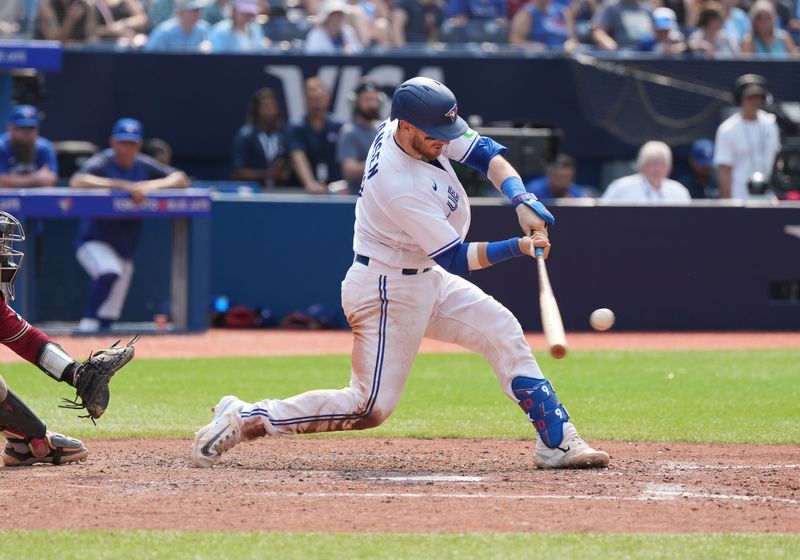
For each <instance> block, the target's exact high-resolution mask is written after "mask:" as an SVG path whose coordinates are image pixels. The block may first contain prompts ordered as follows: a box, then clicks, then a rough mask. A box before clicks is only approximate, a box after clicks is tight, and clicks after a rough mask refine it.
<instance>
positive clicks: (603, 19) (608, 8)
mask: <svg viewBox="0 0 800 560" xmlns="http://www.w3.org/2000/svg"><path fill="white" fill-rule="evenodd" d="M654 36H655V32H654V29H653V11H652V9H651V8H650V7H649V5H648V4H644V3H640V2H639V0H617V1H616V2H610V3H608V4H603V5H602V6H601V8H600V10H599V11H598V12H597V14H595V20H594V28H593V29H592V38H593V39H594V42H595V44H596V45H597V47H598V48H600V49H602V50H606V51H619V50H629V51H635V50H638V49H639V47H640V46H641V45H642V44H645V43H646V42H647V41H652V40H653V37H654Z"/></svg>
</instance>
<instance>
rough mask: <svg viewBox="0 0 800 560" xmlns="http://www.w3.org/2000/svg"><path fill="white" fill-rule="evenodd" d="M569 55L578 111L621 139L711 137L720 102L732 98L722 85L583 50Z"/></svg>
mask: <svg viewBox="0 0 800 560" xmlns="http://www.w3.org/2000/svg"><path fill="white" fill-rule="evenodd" d="M570 60H571V63H570V68H571V70H572V74H573V76H574V80H575V87H576V91H577V95H578V99H579V102H580V104H581V109H582V114H583V116H585V118H586V119H587V120H588V121H590V122H591V123H593V124H595V125H597V126H599V127H601V128H603V129H605V130H606V131H608V132H609V133H610V134H611V135H612V136H614V137H616V138H618V139H619V140H621V141H623V142H625V143H627V144H631V145H637V146H638V145H641V144H643V143H644V142H647V141H648V140H661V141H663V142H666V143H667V144H671V145H681V144H688V143H691V142H692V141H693V140H695V139H697V138H703V137H707V138H713V137H714V134H715V132H716V128H717V126H718V125H719V123H720V114H721V112H722V110H723V108H725V107H727V106H729V105H730V103H731V101H732V98H731V95H730V93H729V91H728V90H725V89H721V88H719V87H718V86H710V85H705V84H701V83H698V82H697V81H696V80H692V81H690V80H685V79H681V78H678V77H674V76H667V75H665V74H663V73H655V72H650V71H647V70H644V69H641V68H636V67H634V66H632V65H631V64H628V63H620V62H618V61H613V62H612V61H607V60H599V59H597V58H595V57H591V56H587V55H576V56H574V57H572V58H571V59H570Z"/></svg>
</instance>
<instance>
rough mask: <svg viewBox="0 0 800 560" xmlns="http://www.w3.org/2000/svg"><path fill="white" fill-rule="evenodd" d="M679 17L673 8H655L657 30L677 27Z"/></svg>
mask: <svg viewBox="0 0 800 560" xmlns="http://www.w3.org/2000/svg"><path fill="white" fill-rule="evenodd" d="M677 19H678V18H677V17H675V12H674V11H672V9H671V8H666V7H661V8H656V9H655V10H653V25H654V26H655V28H656V30H662V29H675V28H676V27H678V24H677Z"/></svg>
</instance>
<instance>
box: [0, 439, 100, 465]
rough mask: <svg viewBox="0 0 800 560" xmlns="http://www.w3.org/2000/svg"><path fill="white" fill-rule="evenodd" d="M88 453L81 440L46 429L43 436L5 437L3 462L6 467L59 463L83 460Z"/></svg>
mask: <svg viewBox="0 0 800 560" xmlns="http://www.w3.org/2000/svg"><path fill="white" fill-rule="evenodd" d="M88 455H89V450H88V449H86V447H84V445H83V442H82V441H81V440H79V439H75V438H71V437H67V436H65V435H63V434H57V433H54V432H49V431H48V432H47V433H46V434H45V436H44V437H43V438H26V439H20V438H12V437H9V438H8V439H6V448H5V449H4V450H3V464H4V465H5V466H7V467H21V466H23V465H35V464H36V463H51V464H53V465H60V464H63V463H74V462H76V461H83V460H84V459H86V457H87V456H88Z"/></svg>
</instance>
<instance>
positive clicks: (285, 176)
mask: <svg viewBox="0 0 800 560" xmlns="http://www.w3.org/2000/svg"><path fill="white" fill-rule="evenodd" d="M290 174H291V173H290V169H289V163H288V159H287V154H286V138H285V135H284V129H283V118H282V116H281V108H280V105H279V103H278V98H277V97H276V96H275V93H274V92H273V91H272V90H271V89H270V88H261V89H259V90H258V91H257V92H255V94H254V95H253V97H252V98H251V99H250V103H249V104H248V107H247V119H246V123H245V124H244V126H242V128H240V129H239V132H237V133H236V137H235V138H234V140H233V174H232V175H233V178H234V179H238V180H240V181H257V182H259V183H261V185H262V186H263V187H267V188H270V187H274V186H281V185H286V184H287V183H288V182H289V176H290Z"/></svg>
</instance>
